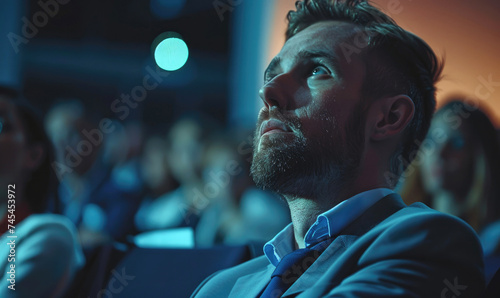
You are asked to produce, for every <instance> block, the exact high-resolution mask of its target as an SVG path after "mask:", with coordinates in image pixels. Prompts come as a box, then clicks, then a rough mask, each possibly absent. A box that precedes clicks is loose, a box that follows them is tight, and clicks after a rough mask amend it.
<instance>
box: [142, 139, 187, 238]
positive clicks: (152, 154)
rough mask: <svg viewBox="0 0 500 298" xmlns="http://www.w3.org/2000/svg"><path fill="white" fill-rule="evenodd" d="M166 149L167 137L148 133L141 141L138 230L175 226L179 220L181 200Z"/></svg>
mask: <svg viewBox="0 0 500 298" xmlns="http://www.w3.org/2000/svg"><path fill="white" fill-rule="evenodd" d="M167 151H168V146H167V140H166V139H165V138H162V137H160V136H151V137H149V138H148V139H147V141H146V142H145V144H144V149H143V152H142V156H141V159H140V166H141V171H140V172H141V176H142V179H143V180H144V184H145V189H146V196H145V197H144V199H143V201H142V203H141V207H140V208H139V210H138V211H137V213H136V215H135V224H136V228H137V230H139V231H147V230H153V229H160V228H167V227H176V226H178V225H180V223H181V222H182V220H183V217H182V213H181V212H180V206H182V204H183V202H184V200H183V198H182V194H180V193H178V192H176V191H174V190H176V189H177V188H178V187H179V184H178V183H177V181H176V180H175V179H174V178H173V177H172V173H171V170H170V166H169V164H168V161H167V155H168V153H167Z"/></svg>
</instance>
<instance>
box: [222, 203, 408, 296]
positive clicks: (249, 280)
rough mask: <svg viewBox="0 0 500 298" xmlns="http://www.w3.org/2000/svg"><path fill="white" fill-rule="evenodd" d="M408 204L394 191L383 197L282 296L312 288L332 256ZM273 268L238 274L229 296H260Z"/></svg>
mask: <svg viewBox="0 0 500 298" xmlns="http://www.w3.org/2000/svg"><path fill="white" fill-rule="evenodd" d="M405 206H406V205H405V204H404V203H403V201H402V200H401V197H400V196H399V195H397V194H395V193H393V194H390V195H388V196H385V197H384V198H382V199H380V200H379V201H378V202H377V203H375V204H374V205H373V206H371V207H370V208H368V209H367V210H366V211H365V212H363V214H361V215H360V216H359V217H358V218H357V219H356V220H354V221H353V222H352V223H351V224H350V225H348V226H347V227H346V228H345V229H344V230H343V231H342V232H341V233H340V235H339V236H338V237H336V238H335V239H334V240H333V241H332V243H331V244H330V245H329V246H328V247H327V248H326V250H325V251H324V252H323V253H322V254H321V255H320V256H319V258H318V259H317V260H316V261H315V262H314V263H313V264H312V265H311V267H309V268H308V269H307V271H306V272H304V274H303V275H302V276H301V277H300V278H299V279H297V281H296V282H295V283H294V284H293V285H292V286H291V287H290V288H289V289H288V290H287V291H286V292H285V294H284V295H283V297H287V296H290V295H294V294H297V293H301V292H303V291H305V290H307V289H309V288H310V287H311V284H313V283H315V282H317V281H318V280H320V279H321V277H322V276H323V275H324V273H325V272H326V271H327V270H329V269H331V268H332V267H333V266H334V264H335V261H333V260H337V259H338V258H339V256H340V255H341V254H342V253H344V252H345V251H346V250H347V249H348V248H349V247H350V246H351V245H352V244H353V243H354V242H355V241H356V240H357V239H358V238H359V237H360V236H361V235H363V234H365V233H366V232H368V231H369V230H370V229H372V228H373V227H374V226H375V225H377V224H379V223H380V222H382V221H383V220H384V219H386V218H387V217H389V216H390V215H392V214H393V213H395V212H397V211H398V210H400V209H401V208H403V207H405ZM274 269H275V267H274V266H273V265H271V264H268V265H267V266H266V267H265V268H264V269H262V270H260V271H257V272H255V273H251V274H248V275H244V276H242V277H240V278H238V280H237V281H236V283H235V285H234V286H233V289H232V290H231V293H230V294H229V297H230V298H231V297H257V296H258V295H259V294H260V293H261V292H262V290H263V289H264V288H265V287H266V285H267V283H268V282H269V281H270V280H271V275H272V273H273V271H274Z"/></svg>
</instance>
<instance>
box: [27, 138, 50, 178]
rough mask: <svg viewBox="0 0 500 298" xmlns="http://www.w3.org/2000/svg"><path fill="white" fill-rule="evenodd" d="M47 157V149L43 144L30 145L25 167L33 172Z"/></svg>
mask: <svg viewBox="0 0 500 298" xmlns="http://www.w3.org/2000/svg"><path fill="white" fill-rule="evenodd" d="M44 158H45V150H44V149H43V146H42V145H41V144H35V145H30V146H29V148H28V150H27V153H26V155H25V159H24V168H25V169H26V170H27V171H29V172H33V171H34V170H36V169H37V168H38V167H39V166H40V164H41V163H42V161H43V159H44Z"/></svg>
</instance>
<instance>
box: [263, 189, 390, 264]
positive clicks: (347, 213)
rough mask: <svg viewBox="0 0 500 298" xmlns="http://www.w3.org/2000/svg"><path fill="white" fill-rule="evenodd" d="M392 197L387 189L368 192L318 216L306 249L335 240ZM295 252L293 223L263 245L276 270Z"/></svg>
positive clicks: (306, 243) (309, 232)
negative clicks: (344, 230) (322, 242)
mask: <svg viewBox="0 0 500 298" xmlns="http://www.w3.org/2000/svg"><path fill="white" fill-rule="evenodd" d="M391 193H393V191H392V190H391V189H388V188H376V189H372V190H368V191H365V192H362V193H359V194H357V195H355V196H353V197H351V198H349V199H347V200H345V201H342V202H340V203H339V204H337V205H336V206H335V207H333V208H332V209H330V210H328V211H326V212H324V213H322V214H320V215H318V217H317V219H316V222H315V223H314V224H313V225H312V226H311V227H310V228H309V230H308V231H307V233H306V236H305V237H304V242H305V245H306V247H307V248H308V247H310V246H311V245H314V244H316V243H318V242H320V241H322V240H325V239H326V238H330V237H334V236H336V235H337V234H338V233H340V231H342V229H344V228H345V227H347V226H348V225H349V224H350V223H352V222H353V221H354V220H355V219H356V218H358V216H360V215H361V214H362V213H363V212H364V211H366V210H367V209H368V208H370V207H371V206H372V205H373V204H375V203H376V202H378V201H379V200H380V199H382V198H383V197H385V196H387V195H389V194H391ZM294 250H295V238H294V234H293V224H292V223H290V224H289V225H288V226H286V227H285V228H284V229H283V230H282V231H281V232H279V233H278V234H277V235H276V236H274V238H273V239H271V240H270V241H269V242H267V243H266V244H265V245H264V254H265V255H266V257H267V259H268V260H269V262H270V263H271V264H273V265H274V266H277V265H278V263H279V262H280V260H281V258H283V257H284V256H285V255H287V254H289V253H290V252H292V251H294Z"/></svg>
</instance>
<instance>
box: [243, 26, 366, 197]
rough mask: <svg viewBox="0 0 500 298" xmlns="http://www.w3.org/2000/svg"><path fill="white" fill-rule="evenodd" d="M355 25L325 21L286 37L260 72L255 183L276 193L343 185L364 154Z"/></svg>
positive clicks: (360, 69)
mask: <svg viewBox="0 0 500 298" xmlns="http://www.w3.org/2000/svg"><path fill="white" fill-rule="evenodd" d="M354 28H355V27H354V26H353V25H351V24H348V23H344V22H336V21H328V22H321V23H316V24H314V25H311V26H310V27H308V28H306V29H304V30H303V31H301V32H299V33H298V34H297V35H295V36H294V37H292V38H290V39H289V40H288V41H287V42H286V43H285V45H284V46H283V48H282V50H281V52H280V53H279V54H278V55H277V56H276V57H275V58H274V59H273V61H272V62H271V63H270V65H269V67H268V69H267V70H266V73H265V84H264V87H263V88H262V89H261V91H260V96H261V97H262V99H263V101H264V103H265V106H264V107H263V108H262V109H261V111H260V113H259V118H258V122H257V129H256V132H255V138H254V158H253V163H252V176H253V178H254V180H255V182H256V184H257V185H258V186H260V187H262V188H264V189H269V190H272V191H275V192H278V193H280V194H283V195H291V196H303V197H308V196H313V195H314V191H315V189H314V188H315V187H316V186H318V187H319V186H320V185H321V184H322V183H323V184H324V185H328V184H330V185H331V184H332V183H333V184H337V186H341V185H342V184H344V183H346V182H349V179H352V176H353V175H355V174H356V171H357V167H358V165H359V160H360V157H361V154H362V152H363V148H364V117H363V114H364V113H363V112H362V111H361V107H362V106H361V89H362V84H363V80H364V77H365V66H364V63H363V62H362V60H361V59H360V57H358V56H357V55H356V54H353V55H350V56H349V63H348V62H347V61H348V59H347V58H346V56H345V55H344V53H343V51H342V47H343V46H344V48H345V44H349V45H352V42H351V39H350V38H349V37H350V36H352V34H353V32H354Z"/></svg>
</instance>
